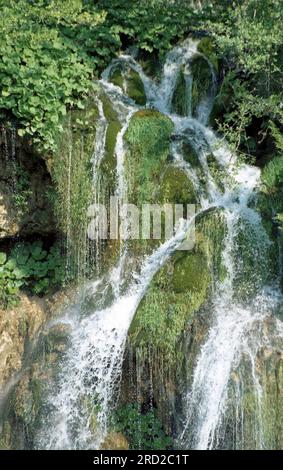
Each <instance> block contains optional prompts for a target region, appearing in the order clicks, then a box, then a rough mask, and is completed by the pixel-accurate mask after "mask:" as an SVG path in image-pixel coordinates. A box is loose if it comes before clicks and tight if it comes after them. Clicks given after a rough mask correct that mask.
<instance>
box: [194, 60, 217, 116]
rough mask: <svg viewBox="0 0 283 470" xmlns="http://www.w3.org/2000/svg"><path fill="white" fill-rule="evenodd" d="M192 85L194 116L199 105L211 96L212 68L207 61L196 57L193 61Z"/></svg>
mask: <svg viewBox="0 0 283 470" xmlns="http://www.w3.org/2000/svg"><path fill="white" fill-rule="evenodd" d="M190 67H191V74H192V76H193V83H192V95H191V96H192V115H193V116H196V115H197V109H198V105H199V104H200V103H201V101H202V100H203V99H205V98H206V97H207V96H209V93H210V91H211V85H212V74H211V68H210V66H209V64H208V62H207V60H206V59H205V58H204V57H202V56H199V55H196V56H195V57H193V58H192V60H191V66H190Z"/></svg>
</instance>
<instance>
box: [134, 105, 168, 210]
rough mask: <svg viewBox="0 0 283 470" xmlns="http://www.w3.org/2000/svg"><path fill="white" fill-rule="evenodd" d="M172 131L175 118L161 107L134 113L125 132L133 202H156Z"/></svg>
mask: <svg viewBox="0 0 283 470" xmlns="http://www.w3.org/2000/svg"><path fill="white" fill-rule="evenodd" d="M172 131H173V123H172V122H171V120H170V119H169V118H168V117H167V116H165V115H163V114H161V113H159V112H158V111H155V110H151V109H145V110H141V111H138V112H137V113H135V114H134V115H133V117H132V119H131V121H130V124H129V127H128V129H127V132H126V134H125V140H126V142H127V144H128V152H127V156H126V159H125V170H126V174H127V182H128V194H129V195H131V201H130V202H131V203H134V204H138V205H140V204H142V203H144V202H147V203H149V202H155V195H156V192H157V190H158V187H159V181H160V175H161V173H162V170H163V167H164V165H165V163H166V160H167V157H168V154H169V143H170V140H169V139H170V135H171V133H172Z"/></svg>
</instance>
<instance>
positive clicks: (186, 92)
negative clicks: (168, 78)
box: [172, 67, 192, 116]
mask: <svg viewBox="0 0 283 470" xmlns="http://www.w3.org/2000/svg"><path fill="white" fill-rule="evenodd" d="M191 80H192V77H191V76H189V75H186V74H185V69H184V67H181V69H180V70H179V73H178V77H177V81H176V85H175V90H174V93H173V97H172V112H173V113H176V114H179V115H180V116H190V114H191Z"/></svg>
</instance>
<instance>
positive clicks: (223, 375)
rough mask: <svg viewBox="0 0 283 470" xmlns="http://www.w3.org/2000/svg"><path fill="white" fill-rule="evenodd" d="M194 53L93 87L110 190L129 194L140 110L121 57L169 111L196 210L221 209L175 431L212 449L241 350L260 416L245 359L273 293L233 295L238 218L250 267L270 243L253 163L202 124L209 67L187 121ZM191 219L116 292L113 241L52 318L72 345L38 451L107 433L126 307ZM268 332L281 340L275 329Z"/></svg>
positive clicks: (150, 97)
mask: <svg viewBox="0 0 283 470" xmlns="http://www.w3.org/2000/svg"><path fill="white" fill-rule="evenodd" d="M196 54H198V52H197V41H194V40H187V41H185V42H184V43H183V44H182V45H179V46H177V47H176V48H174V49H173V51H171V52H170V53H169V54H168V55H167V58H166V61H165V64H164V67H163V73H162V77H161V80H160V82H159V83H157V82H155V81H154V80H152V79H150V78H149V77H147V76H146V75H145V73H144V72H143V70H142V68H141V66H140V65H139V64H138V63H137V62H136V61H135V60H134V59H133V57H131V56H129V55H122V56H121V57H119V58H117V59H115V60H114V61H113V62H112V63H111V64H110V66H109V67H108V68H107V69H106V71H105V72H104V73H103V75H102V79H101V81H100V86H101V90H103V93H105V94H106V95H107V97H108V98H109V100H110V101H111V102H112V104H113V106H114V107H115V111H116V112H117V114H118V117H119V120H120V122H121V130H120V132H119V133H118V136H117V140H116V147H115V155H116V161H117V167H116V173H117V185H116V193H117V195H118V196H119V197H120V198H121V199H123V200H127V198H129V199H130V197H129V195H127V194H126V182H125V172H124V157H125V151H126V149H125V148H124V135H125V132H126V131H127V128H128V125H129V122H130V119H131V117H132V115H133V114H134V113H135V112H136V111H137V110H139V109H140V107H139V106H138V105H136V104H135V103H134V102H133V101H132V100H131V99H129V98H128V97H126V96H125V95H124V94H123V92H122V91H121V89H120V88H119V87H118V86H115V85H113V84H112V83H110V81H109V79H110V76H111V71H112V70H113V68H115V67H117V64H119V63H126V64H127V65H128V66H129V67H130V68H132V69H133V70H135V72H137V73H138V74H139V77H140V79H141V80H142V82H143V85H144V89H145V93H146V96H147V104H146V106H147V107H150V108H155V109H157V110H158V111H160V112H162V113H164V114H166V115H168V116H169V117H170V118H171V120H172V121H173V123H174V127H175V128H174V136H175V139H174V140H173V141H172V144H171V153H172V157H173V164H174V165H175V166H176V167H181V168H183V169H184V171H185V172H186V173H187V174H188V176H189V178H190V180H191V181H192V183H193V185H194V187H195V189H196V192H197V193H198V196H199V200H200V209H199V213H201V212H203V211H205V210H207V209H208V208H209V207H217V208H221V209H222V210H223V213H224V217H225V221H226V238H225V249H224V251H223V255H222V262H223V264H224V266H225V268H226V277H225V280H224V281H222V282H220V281H219V284H218V285H217V288H216V291H215V292H214V293H213V299H212V308H211V315H210V328H209V331H208V333H207V337H206V338H205V340H204V343H203V344H202V345H201V348H200V351H199V353H198V355H197V358H196V361H195V365H194V370H193V376H192V378H191V381H190V384H189V390H188V391H187V393H186V394H185V397H184V407H185V413H184V421H183V430H182V432H181V435H180V436H179V439H178V440H179V442H180V445H181V446H183V447H184V448H195V449H211V448H214V447H218V445H219V443H220V441H221V439H222V428H223V426H222V425H223V420H224V418H225V412H226V410H227V403H228V398H229V393H230V388H229V387H230V382H231V374H232V373H233V371H235V370H236V369H237V366H238V365H239V364H240V362H241V358H242V356H243V355H246V356H247V357H249V358H250V363H251V370H252V380H253V384H254V388H255V392H256V395H257V400H258V409H259V413H260V407H261V394H262V392H261V385H260V382H259V379H258V377H257V371H256V366H255V362H254V361H255V356H256V354H257V351H258V350H259V349H260V347H261V346H262V345H263V344H266V342H267V341H268V339H267V338H266V334H265V333H264V322H265V321H266V319H267V318H269V316H270V315H271V313H272V312H273V311H274V310H275V308H276V305H277V303H278V299H279V290H277V289H276V288H274V290H270V289H268V287H267V286H265V284H264V282H262V283H261V282H260V280H259V284H258V285H259V287H258V289H256V291H255V293H254V296H253V297H252V298H251V299H250V300H249V302H248V303H247V304H246V305H243V302H242V301H241V299H238V298H237V295H236V294H237V292H235V279H236V277H237V275H238V271H237V260H238V257H239V256H240V255H239V253H238V252H237V236H238V234H239V231H240V230H241V227H242V226H243V224H247V226H248V227H249V230H250V231H251V234H252V236H254V240H255V246H254V248H255V254H259V256H258V263H263V260H264V257H265V252H266V249H267V248H268V246H269V240H268V238H267V236H266V234H265V231H264V229H263V227H262V223H261V219H260V216H259V214H258V213H257V212H256V210H255V209H254V208H253V198H254V194H255V190H256V188H257V186H258V185H259V177H260V172H259V170H258V169H256V168H254V167H251V166H248V165H245V164H239V163H238V162H237V159H236V157H235V155H232V154H231V152H230V151H229V149H228V147H227V144H226V143H225V142H223V140H222V139H220V138H219V137H218V136H216V134H215V133H214V132H213V131H212V129H211V128H209V127H208V126H207V122H208V118H209V114H210V112H211V108H212V104H213V98H214V95H215V90H216V78H215V72H214V69H213V67H212V65H211V64H210V63H209V67H210V70H211V80H212V86H211V89H210V90H209V94H208V96H206V97H205V99H203V100H202V101H201V102H200V103H199V106H198V109H197V113H196V117H192V111H191V86H192V80H193V79H194V78H192V77H191V75H190V61H191V59H192V58H193V57H194V56H195V55H196ZM205 60H207V59H205ZM181 66H185V67H186V72H187V73H186V77H187V78H186V80H185V81H186V90H187V95H186V96H187V99H188V105H187V116H183V117H181V116H178V115H176V114H175V113H173V112H172V98H173V94H174V90H175V87H176V82H177V77H178V73H179V70H180V67H181ZM98 109H99V123H98V127H97V131H96V132H97V140H96V146H95V151H94V156H93V167H94V184H95V185H96V202H97V201H98V200H99V191H100V184H99V165H100V162H101V159H102V157H103V155H104V151H105V150H104V149H105V136H106V130H107V122H106V119H105V116H104V113H103V107H102V104H101V102H100V101H98ZM178 139H188V140H189V141H190V143H191V145H192V147H194V149H195V151H196V152H197V154H198V159H199V164H200V168H201V171H202V173H203V175H204V176H205V183H203V179H200V175H199V173H198V172H197V171H196V170H195V169H194V168H193V167H192V166H191V165H190V163H188V162H186V161H185V159H184V158H183V153H182V148H181V145H180V140H178ZM211 154H212V155H213V157H214V158H215V160H216V161H217V162H218V164H219V166H220V168H221V170H222V171H223V178H222V180H223V181H222V183H223V186H224V189H221V188H219V185H218V184H217V182H216V181H215V177H214V176H213V174H212V172H211V170H210V168H209V165H208V157H209V155H211ZM190 222H192V221H187V222H186V223H185V224H184V223H183V224H180V225H179V228H178V230H177V231H176V233H175V234H174V236H173V237H172V238H171V239H170V240H167V241H166V242H165V243H163V244H162V245H161V246H159V247H158V248H157V249H155V250H154V251H153V252H152V253H150V254H148V255H147V256H146V257H145V258H144V260H143V262H142V265H141V268H140V270H139V271H138V272H133V273H132V275H131V279H130V280H128V279H127V287H126V288H124V289H123V290H122V289H121V286H122V285H123V284H124V276H125V266H126V264H127V262H128V261H129V258H130V256H131V255H130V252H128V250H127V243H126V242H125V243H124V244H122V245H123V246H122V248H121V250H120V258H119V260H118V262H117V264H116V265H115V266H114V267H112V269H110V270H109V272H108V273H105V274H104V275H103V276H102V277H101V278H100V279H99V280H95V281H93V282H92V283H88V284H87V286H85V288H84V290H83V292H82V293H81V297H80V299H79V301H78V303H77V305H76V306H75V307H74V308H72V309H70V310H69V311H67V312H66V314H65V316H64V317H63V318H60V321H61V322H62V321H63V322H66V323H68V324H69V325H70V327H71V331H72V332H71V344H70V347H69V349H68V351H67V354H66V357H65V359H64V362H63V364H61V371H60V373H59V376H58V380H57V382H56V384H54V385H53V388H52V390H51V391H50V395H49V399H48V400H49V408H50V410H51V411H50V413H49V416H48V417H47V418H46V419H45V421H44V422H43V424H42V428H41V431H40V433H39V436H38V439H37V447H38V448H46V449H88V448H99V446H100V445H101V443H102V442H103V440H104V439H105V437H106V435H107V430H108V425H109V417H110V415H111V411H112V410H113V409H114V408H115V404H116V403H117V400H118V397H119V385H120V380H121V373H122V364H123V355H124V350H125V343H126V338H127V332H128V330H129V327H130V325H131V321H132V319H133V316H134V314H135V311H136V309H137V307H138V305H139V302H140V301H141V299H142V297H143V296H144V294H145V293H146V290H147V287H148V286H149V284H150V281H151V280H152V278H153V276H154V274H155V273H156V272H157V271H158V270H159V269H160V267H161V266H162V265H163V264H164V263H165V261H166V260H167V259H168V258H169V256H170V255H171V254H172V253H173V252H174V251H175V250H176V249H177V247H178V246H179V245H180V244H181V243H182V241H183V239H184V238H185V236H186V233H187V231H188V228H189V224H190ZM261 250H262V253H261V256H260V251H261ZM255 269H256V267H255ZM259 277H260V276H259ZM89 299H92V305H93V304H95V305H96V308H92V310H91V311H90V312H89V311H88V308H87V303H88V301H89ZM86 311H88V313H87V314H86V313H85V312H86ZM276 328H277V326H276ZM277 330H278V335H281V337H282V332H281V330H280V328H279V327H278V329H277ZM277 330H276V331H277ZM238 395H239V396H240V395H241V394H240V393H239V394H238ZM258 445H259V447H260V448H263V447H264V439H263V436H259V438H258Z"/></svg>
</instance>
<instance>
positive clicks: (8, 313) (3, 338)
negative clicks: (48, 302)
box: [0, 295, 46, 386]
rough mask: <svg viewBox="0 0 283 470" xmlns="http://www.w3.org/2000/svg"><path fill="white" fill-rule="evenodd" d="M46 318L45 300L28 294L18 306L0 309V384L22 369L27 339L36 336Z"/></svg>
mask: <svg viewBox="0 0 283 470" xmlns="http://www.w3.org/2000/svg"><path fill="white" fill-rule="evenodd" d="M45 320H46V311H45V308H44V303H43V301H42V300H41V299H39V298H34V299H29V298H28V297H27V296H26V295H22V296H21V301H20V303H19V305H18V306H17V307H14V308H12V309H9V310H0V344H1V347H0V386H3V385H4V384H5V382H6V381H7V380H8V379H9V378H10V377H11V375H12V374H13V373H15V372H16V371H19V370H20V368H21V366H22V358H23V354H24V349H25V343H26V340H27V339H29V340H32V339H33V338H34V337H35V335H36V333H37V332H38V330H39V328H40V327H41V326H42V324H43V323H44V322H45Z"/></svg>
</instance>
